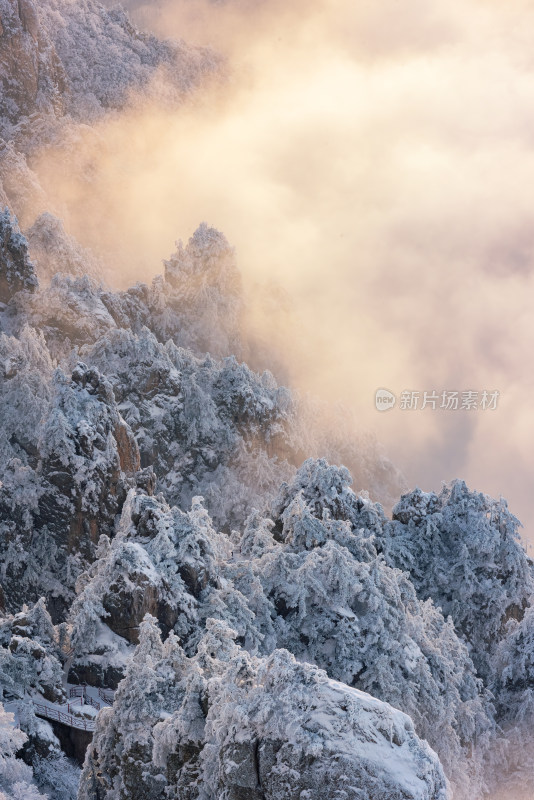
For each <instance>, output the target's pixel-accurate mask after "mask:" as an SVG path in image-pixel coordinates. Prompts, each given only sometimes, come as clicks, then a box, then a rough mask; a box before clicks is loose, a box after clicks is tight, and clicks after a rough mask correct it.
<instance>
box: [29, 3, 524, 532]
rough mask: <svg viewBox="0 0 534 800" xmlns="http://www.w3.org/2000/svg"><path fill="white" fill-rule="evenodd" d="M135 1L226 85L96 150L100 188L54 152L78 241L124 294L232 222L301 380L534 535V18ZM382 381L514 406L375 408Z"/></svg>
mask: <svg viewBox="0 0 534 800" xmlns="http://www.w3.org/2000/svg"><path fill="white" fill-rule="evenodd" d="M132 6H135V7H136V11H135V13H136V14H137V19H138V21H140V22H142V23H143V25H144V26H145V27H150V28H151V29H152V30H154V31H155V32H156V33H158V34H164V35H168V36H182V37H183V38H184V39H186V40H187V41H193V42H196V43H199V44H212V45H213V46H215V47H217V48H218V49H220V50H222V51H223V52H224V53H225V54H226V55H227V57H228V64H229V73H228V79H227V81H226V82H225V83H224V84H223V85H220V84H219V85H217V86H215V87H211V88H206V90H205V91H204V92H201V93H200V95H199V96H198V97H196V98H195V99H194V102H192V103H191V104H190V105H189V106H188V107H187V108H184V109H182V110H181V111H180V112H178V113H177V112H175V111H173V112H170V111H161V110H159V109H157V108H155V107H154V106H149V107H147V106H141V107H140V106H139V105H136V107H135V109H132V110H131V111H130V112H128V113H126V114H124V115H122V116H121V117H120V118H116V119H114V120H112V121H109V120H108V121H107V122H105V123H102V124H101V125H100V128H99V133H101V134H102V138H98V137H97V138H95V137H94V135H93V134H90V135H88V137H87V138H83V137H82V138H81V140H80V152H82V151H83V158H82V157H80V160H79V163H80V170H82V169H83V168H84V166H86V165H87V163H90V164H91V167H92V176H93V179H92V183H91V187H90V191H89V189H88V187H87V184H86V183H84V181H83V180H81V179H80V180H76V176H74V178H73V179H72V180H70V179H69V181H68V182H67V181H66V180H63V179H62V178H61V170H60V171H59V179H58V171H57V170H55V169H54V168H53V167H52V168H50V165H51V164H52V165H53V163H54V162H53V160H51V159H50V156H49V155H48V156H47V160H46V162H43V164H42V166H41V175H42V177H43V181H44V183H45V185H46V188H47V189H48V190H49V191H50V192H51V193H52V195H53V196H55V197H56V199H57V201H58V203H60V202H65V203H67V202H68V203H69V205H70V220H69V224H70V227H71V229H72V230H73V232H76V233H77V235H78V236H79V237H80V238H82V239H83V238H85V240H86V241H88V242H91V241H93V240H95V239H98V240H100V241H101V242H103V243H105V244H106V246H108V247H111V248H112V249H113V248H114V249H115V251H116V258H117V264H120V279H119V277H118V278H117V280H118V281H119V280H120V282H121V283H123V284H124V283H125V282H131V281H132V280H136V279H139V278H142V279H144V280H146V279H147V278H149V277H150V276H151V275H153V274H156V273H157V272H159V271H161V259H162V258H165V257H168V255H169V254H170V253H171V251H172V250H173V249H174V241H175V240H176V239H178V238H182V239H187V238H188V237H189V236H190V235H191V234H192V232H193V230H194V229H195V228H196V227H197V225H198V223H199V222H200V221H202V220H205V221H207V222H208V223H209V224H212V225H214V226H215V227H217V228H219V229H220V230H222V231H223V232H224V233H225V234H226V236H227V238H228V239H229V240H230V242H231V243H232V244H234V245H235V247H236V250H237V256H238V261H239V265H240V267H241V269H242V271H243V273H244V276H245V280H246V283H247V285H248V286H249V287H253V286H254V285H255V284H256V283H257V282H259V283H262V282H265V281H269V280H274V281H276V282H278V283H279V284H280V285H281V286H282V287H283V288H284V289H285V290H286V291H287V293H288V295H289V297H290V298H291V303H292V304H293V305H294V308H295V314H296V317H297V323H296V324H295V328H294V330H297V331H298V335H295V336H293V337H291V338H290V337H288V336H285V335H284V328H283V325H282V323H279V321H277V319H276V318H273V319H272V320H270V324H269V325H265V317H264V318H263V320H262V325H263V334H264V335H265V336H270V337H272V338H273V340H275V342H276V343H277V345H278V346H279V347H281V348H282V349H283V350H284V357H285V359H286V361H287V363H288V365H289V367H290V371H291V375H292V380H293V382H294V383H295V384H296V385H298V386H299V387H301V388H304V389H310V390H312V391H314V392H316V393H318V394H320V395H321V396H323V397H327V398H334V399H340V400H342V401H343V402H345V403H346V404H347V405H349V406H350V407H351V408H352V409H353V410H354V411H355V413H356V415H357V416H358V418H359V419H360V420H361V425H362V427H363V428H368V429H372V430H374V431H375V432H376V434H377V437H378V439H379V440H380V441H381V442H383V444H384V445H385V448H386V451H387V452H388V453H389V454H390V456H391V457H392V459H393V460H394V461H395V463H396V464H397V465H398V466H399V467H400V468H401V469H402V470H403V471H404V472H405V474H406V477H407V479H408V482H409V484H410V485H416V484H417V485H419V486H421V487H422V488H424V489H430V488H434V489H438V490H439V488H440V486H441V481H443V480H447V481H448V480H451V479H452V478H454V477H462V478H464V479H465V480H466V481H467V482H468V484H469V485H470V486H471V488H476V489H479V490H481V491H485V492H487V493H489V494H492V495H494V496H499V495H500V494H502V495H504V496H505V497H507V498H508V500H509V505H510V507H511V509H512V511H514V513H516V514H517V515H518V516H519V517H520V518H521V519H522V520H523V522H524V523H525V527H526V531H525V535H526V536H529V528H530V538H531V539H532V541H534V511H533V510H532V508H531V506H532V505H533V504H532V502H531V496H532V494H533V492H532V485H533V470H534V414H533V411H532V405H533V403H534V387H533V378H532V370H531V364H530V360H531V359H530V356H531V351H532V349H533V347H534V316H533V314H532V311H531V305H532V298H533V290H534V272H533V267H534V219H533V216H534V188H533V187H534V147H533V145H534V6H533V5H532V4H531V3H530V2H521V1H520V0H517V1H516V0H507V1H506V3H504V2H497V0H494V1H492V0H461V2H460V1H458V0H446V1H445V0H433V2H431V3H429V2H428V0H409V1H408V2H400V0H382V1H381V2H380V3H377V2H376V0H369V1H367V0H360V1H359V2H356V3H355V2H354V0H317V2H295V3H291V4H290V8H288V7H287V6H288V3H287V2H286V3H282V2H276V1H275V0H264V2H245V0H243V1H242V2H231V1H229V2H226V3H225V2H217V3H216V2H213V3H209V2H206V3H201V2H196V0H169V1H168V2H166V3H150V4H143V3H139V2H135V3H132ZM45 164H46V166H45ZM77 211H79V212H81V213H80V214H79V215H77V213H76V212H77ZM261 299H262V298H261V295H260V296H258V295H257V297H256V300H257V302H258V303H260V302H261ZM378 387H385V388H387V389H390V390H392V391H393V392H395V393H396V394H397V395H399V394H400V392H401V391H402V390H406V389H408V390H418V391H420V392H423V391H430V390H437V391H438V392H441V391H443V390H448V391H459V392H463V391H469V390H472V391H479V392H481V391H482V390H485V389H486V390H492V391H493V390H498V391H499V392H500V397H499V404H498V407H497V409H496V410H494V411H490V410H486V411H482V410H472V411H465V410H457V411H448V412H442V413H440V412H438V411H432V410H428V409H427V410H425V411H420V410H417V411H403V410H400V409H399V408H398V407H397V408H396V409H394V410H392V411H390V412H387V413H383V414H379V413H378V412H377V411H376V410H375V407H374V393H375V390H376V389H377V388H378Z"/></svg>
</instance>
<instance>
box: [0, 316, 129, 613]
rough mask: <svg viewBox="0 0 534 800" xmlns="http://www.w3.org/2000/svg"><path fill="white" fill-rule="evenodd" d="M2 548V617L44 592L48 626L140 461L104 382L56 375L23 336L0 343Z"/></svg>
mask: <svg viewBox="0 0 534 800" xmlns="http://www.w3.org/2000/svg"><path fill="white" fill-rule="evenodd" d="M0 363H1V364H2V367H0V369H1V370H2V372H3V380H1V381H0V399H1V408H0V420H1V423H2V426H1V433H0V452H1V453H2V456H3V462H2V483H1V485H0V541H1V543H2V552H3V563H2V575H3V581H2V583H3V589H4V592H5V597H6V604H7V607H8V608H9V609H16V608H17V607H19V604H20V603H22V602H28V601H32V600H35V599H36V598H37V597H38V596H40V595H41V594H44V595H45V596H46V597H47V600H48V601H49V607H50V610H51V612H52V614H53V616H54V618H55V619H58V618H60V617H61V616H62V614H63V613H64V610H65V606H66V605H68V603H69V601H70V599H71V598H72V596H73V590H74V583H75V580H76V576H77V575H78V574H79V572H81V571H82V570H83V568H84V565H85V564H86V563H87V561H88V560H89V561H91V560H92V559H93V557H94V550H95V547H96V544H97V542H98V539H99V537H100V535H101V534H102V533H107V534H112V532H113V529H114V525H115V517H116V515H117V514H118V513H120V510H121V507H122V503H123V502H124V499H125V497H126V492H127V489H128V487H129V486H130V485H133V484H134V483H135V472H136V470H137V469H138V468H139V454H138V449H137V445H136V443H135V439H134V437H133V435H132V433H131V431H130V430H129V428H128V426H127V425H126V423H125V422H124V420H123V419H122V418H121V415H120V413H119V411H118V409H117V406H116V403H115V400H114V397H113V391H112V389H111V386H110V384H109V383H108V382H107V381H106V380H105V379H104V378H103V377H102V376H101V375H100V374H99V373H98V372H97V371H96V370H95V369H93V368H91V369H90V368H88V367H87V366H85V365H84V364H78V365H77V366H76V367H75V368H74V369H72V371H71V374H70V375H66V374H65V373H64V372H62V371H61V370H54V368H53V365H52V363H51V361H50V357H49V354H48V351H47V349H46V346H45V344H44V341H43V340H42V338H40V337H39V336H37V334H35V333H34V332H33V331H31V329H25V330H24V331H23V332H22V334H21V338H20V339H15V338H13V337H8V336H6V335H5V334H1V335H0Z"/></svg>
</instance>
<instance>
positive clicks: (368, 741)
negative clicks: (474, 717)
mask: <svg viewBox="0 0 534 800" xmlns="http://www.w3.org/2000/svg"><path fill="white" fill-rule="evenodd" d="M235 638H236V634H235V632H233V631H232V630H231V629H230V628H228V626H227V625H225V624H224V623H222V622H220V621H217V620H208V622H207V627H206V633H205V635H204V637H203V638H202V640H201V641H200V643H199V646H198V651H197V654H196V655H195V656H193V657H192V658H188V657H187V656H186V655H185V653H184V651H183V650H182V648H181V647H180V645H179V644H178V640H177V639H176V638H175V637H174V636H172V635H171V636H170V637H169V638H168V639H167V641H166V642H165V643H163V644H162V643H161V640H160V636H159V631H158V628H157V626H156V625H155V620H153V619H152V618H150V617H147V618H146V620H145V621H144V622H143V623H142V626H141V636H140V643H139V645H138V648H137V650H136V653H135V655H134V657H133V660H132V663H131V665H130V666H129V668H128V671H127V674H126V677H125V679H124V681H123V682H122V683H121V684H120V686H119V689H118V691H117V693H116V698H115V703H114V705H113V709H109V710H107V709H106V710H105V711H104V712H103V713H101V714H100V715H99V717H98V721H97V729H96V732H95V736H94V738H93V743H92V745H91V748H90V750H89V752H88V757H87V759H86V763H85V766H84V771H83V775H82V781H81V786H80V794H79V800H96V798H98V797H101V796H105V797H106V800H119V798H120V799H121V800H122V798H125V797H128V798H129V800H141V798H143V799H144V800H146V798H151V800H158V799H159V798H161V800H163V798H169V799H170V800H178V798H180V800H183V798H187V800H220V799H221V798H225V800H243V798H247V800H297V799H298V800H302V798H309V799H310V800H312V798H313V800H322V798H327V797H328V798H336V800H341V798H343V800H356V799H358V800H410V799H412V798H413V800H446V799H447V798H449V797H450V793H449V789H448V786H447V782H446V780H445V777H444V775H443V771H442V768H441V766H440V764H439V761H438V760H437V757H436V756H435V754H434V753H433V752H432V750H431V749H430V748H429V747H428V745H426V744H425V743H423V742H421V740H419V739H418V738H417V736H416V734H415V732H414V729H413V723H412V722H411V720H410V719H409V717H407V716H406V715H405V714H403V713H401V712H399V711H396V710H395V709H393V708H392V707H391V706H389V705H387V704H386V703H382V702H380V701H378V700H376V699H375V698H373V697H370V696H369V695H366V694H364V693H362V692H358V691H356V690H354V689H350V688H349V687H347V686H344V685H343V684H340V683H336V682H334V681H331V680H329V678H328V676H327V675H326V673H324V672H323V671H322V670H319V669H317V668H316V667H313V666H311V665H309V664H299V663H298V662H297V661H296V660H295V658H294V657H293V656H292V655H291V654H290V653H288V652H287V651H284V650H277V651H275V652H274V653H272V654H271V656H269V657H268V658H257V657H252V656H250V655H249V654H248V653H247V652H245V651H244V650H242V649H241V648H239V647H238V646H237V645H236V644H235V643H234V641H233V640H234V639H235Z"/></svg>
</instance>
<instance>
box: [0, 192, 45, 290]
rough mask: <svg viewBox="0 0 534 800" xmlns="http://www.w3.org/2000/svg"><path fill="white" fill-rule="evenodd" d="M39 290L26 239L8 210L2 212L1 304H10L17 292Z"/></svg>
mask: <svg viewBox="0 0 534 800" xmlns="http://www.w3.org/2000/svg"><path fill="white" fill-rule="evenodd" d="M37 288H38V281H37V277H36V275H35V268H34V265H33V264H32V262H31V261H30V259H29V256H28V245H27V242H26V239H25V238H24V236H22V234H21V232H20V230H19V228H18V225H17V222H16V220H15V219H14V218H13V217H12V216H11V214H10V212H9V210H8V209H7V208H6V209H4V211H2V212H0V303H4V304H7V303H9V301H10V300H11V299H12V298H13V296H14V295H15V294H16V293H17V292H22V291H27V292H35V291H36V289H37Z"/></svg>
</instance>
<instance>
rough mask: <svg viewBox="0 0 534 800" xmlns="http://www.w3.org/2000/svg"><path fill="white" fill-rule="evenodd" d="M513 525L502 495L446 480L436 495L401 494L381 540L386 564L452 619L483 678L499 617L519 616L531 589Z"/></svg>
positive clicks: (500, 628)
mask: <svg viewBox="0 0 534 800" xmlns="http://www.w3.org/2000/svg"><path fill="white" fill-rule="evenodd" d="M519 524H520V523H519V521H518V520H517V519H516V518H515V517H514V516H513V514H511V513H510V511H509V510H508V507H507V504H506V501H505V500H503V499H500V500H493V499H492V498H490V497H488V496H487V495H484V494H481V493H479V492H471V491H469V489H468V488H467V486H466V484H465V483H464V482H463V481H454V482H453V483H452V484H451V485H450V486H445V487H444V488H443V490H442V491H441V492H440V494H439V495H436V494H434V493H425V492H421V491H420V490H419V489H416V490H415V491H414V492H411V493H410V494H407V495H404V496H403V497H402V498H401V500H400V501H399V503H398V504H397V505H396V506H395V508H394V510H393V522H392V524H391V525H390V526H387V527H386V528H385V532H384V537H383V541H382V547H383V551H384V555H385V558H386V560H387V562H388V564H390V565H392V566H395V567H399V568H400V569H403V570H406V571H407V572H408V573H409V575H410V580H411V581H412V583H413V584H414V586H415V588H416V591H417V593H418V595H419V597H421V598H422V599H427V598H429V597H431V598H432V599H433V601H434V603H435V604H436V606H439V607H441V609H442V610H443V614H444V615H445V616H449V615H450V616H451V617H452V619H453V621H454V625H455V627H456V630H457V631H458V633H459V634H460V635H461V636H462V637H463V638H464V640H465V641H466V642H467V644H468V646H469V649H470V653H471V655H472V658H473V661H474V663H475V665H476V667H477V670H478V671H479V673H480V675H482V676H483V677H484V678H486V679H488V678H489V677H490V674H491V665H490V659H491V653H492V652H493V650H494V647H495V646H496V645H497V643H498V642H499V640H500V639H501V638H502V636H503V634H504V630H505V623H506V621H507V620H508V619H510V618H518V619H520V618H521V617H522V615H523V613H524V610H525V608H526V606H527V604H528V603H529V598H530V596H531V594H532V592H533V591H534V580H533V574H534V573H533V568H532V562H531V561H530V559H529V558H528V556H527V554H526V552H525V549H524V547H523V545H522V544H521V542H520V539H519V534H518V528H519Z"/></svg>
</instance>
